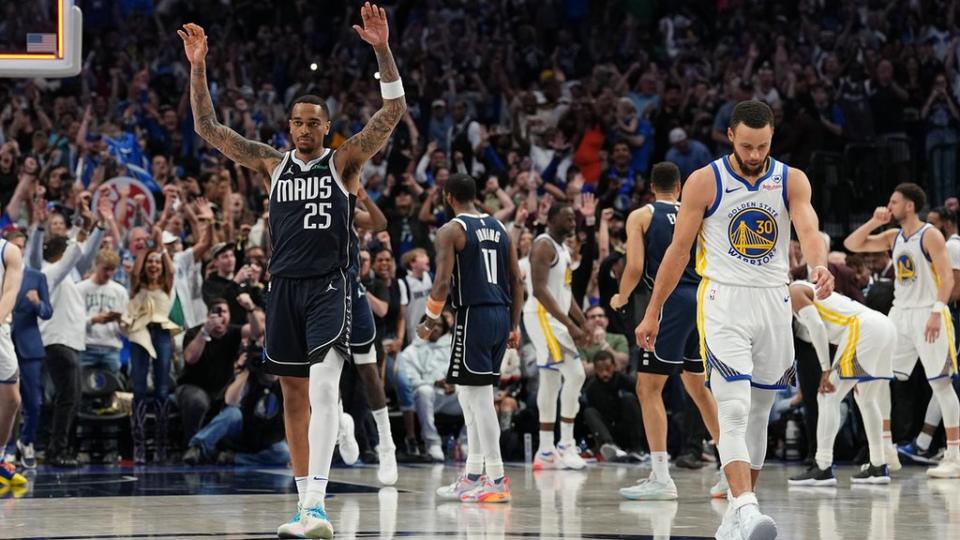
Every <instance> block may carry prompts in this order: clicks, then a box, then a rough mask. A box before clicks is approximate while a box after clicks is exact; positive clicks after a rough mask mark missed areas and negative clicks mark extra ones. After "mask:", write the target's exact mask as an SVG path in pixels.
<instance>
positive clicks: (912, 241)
mask: <svg viewBox="0 0 960 540" xmlns="http://www.w3.org/2000/svg"><path fill="white" fill-rule="evenodd" d="M931 229H933V225H930V224H929V223H924V224H923V226H922V227H920V229H918V230H917V231H916V232H915V233H913V234H912V235H910V238H907V237H906V236H904V235H903V229H901V230H900V232H898V233H897V237H896V238H895V239H894V241H893V267H894V269H895V270H896V275H897V280H896V281H895V282H894V286H893V305H894V307H898V308H928V307H932V306H933V304H934V303H935V302H936V301H937V290H938V289H939V288H940V276H938V275H937V272H936V270H934V268H933V263H931V262H930V256H929V254H928V253H927V252H926V251H925V250H924V249H923V244H922V242H923V235H924V234H926V233H927V231H928V230H931Z"/></svg>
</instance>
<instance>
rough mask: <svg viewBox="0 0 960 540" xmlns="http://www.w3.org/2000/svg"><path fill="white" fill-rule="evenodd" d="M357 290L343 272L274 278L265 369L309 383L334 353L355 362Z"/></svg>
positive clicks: (266, 341) (268, 314)
mask: <svg viewBox="0 0 960 540" xmlns="http://www.w3.org/2000/svg"><path fill="white" fill-rule="evenodd" d="M352 292H353V288H352V287H351V284H350V283H349V282H348V280H347V276H346V274H345V273H344V272H341V271H339V270H338V271H336V272H334V273H332V274H330V275H327V276H323V277H316V278H302V279H298V278H284V277H280V276H273V279H272V280H271V281H270V287H269V288H268V298H267V321H266V339H265V343H264V356H265V357H266V362H265V369H266V371H267V372H268V373H272V374H274V375H280V376H286V377H309V376H310V366H311V365H312V364H314V363H316V362H322V361H323V359H324V358H325V357H326V355H327V353H328V352H329V351H330V349H331V348H335V349H336V350H337V351H338V352H339V353H340V354H341V355H342V356H343V358H350V355H349V349H350V327H351V322H350V315H351V309H350V304H351V299H352V296H353V295H352V294H351V293H352Z"/></svg>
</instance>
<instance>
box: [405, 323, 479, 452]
mask: <svg viewBox="0 0 960 540" xmlns="http://www.w3.org/2000/svg"><path fill="white" fill-rule="evenodd" d="M451 318H452V316H451V315H449V314H448V313H444V316H443V323H442V324H441V325H440V326H437V327H435V328H434V329H433V332H432V333H431V334H430V338H429V339H428V340H422V339H420V338H416V339H415V340H414V341H413V343H411V344H410V346H408V347H407V348H406V349H404V350H403V351H402V352H401V353H400V356H399V357H398V359H397V360H398V362H399V363H400V366H401V369H402V370H403V371H404V372H406V374H407V376H408V377H409V378H410V384H411V385H412V386H413V388H414V392H415V393H414V401H415V403H416V408H417V417H418V418H419V419H420V434H421V435H422V436H423V441H424V443H426V447H427V453H428V454H429V455H430V458H431V459H432V460H434V461H443V447H442V446H441V445H440V442H441V441H440V434H439V433H437V426H436V424H435V423H434V414H436V413H441V414H450V415H461V414H463V412H462V411H461V409H460V402H459V401H458V400H457V394H456V387H454V385H452V384H448V383H447V381H446V377H447V369H448V368H449V367H450V346H451V343H452V339H453V338H452V336H451V335H450V326H451V324H452V321H451V320H450V319H451Z"/></svg>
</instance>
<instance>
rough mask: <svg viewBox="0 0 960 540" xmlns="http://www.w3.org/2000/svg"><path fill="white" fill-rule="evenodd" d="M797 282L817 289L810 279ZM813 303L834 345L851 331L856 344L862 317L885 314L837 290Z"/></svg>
mask: <svg viewBox="0 0 960 540" xmlns="http://www.w3.org/2000/svg"><path fill="white" fill-rule="evenodd" d="M795 283H800V284H802V285H806V286H808V287H810V289H811V290H813V291H816V289H815V288H814V285H813V283H810V282H809V281H797V282H795ZM814 294H816V293H814ZM813 305H814V306H815V307H816V308H817V313H819V314H820V319H821V320H823V325H824V326H825V327H826V328H827V341H829V342H830V343H831V344H833V345H839V344H840V341H841V340H842V339H843V337H844V334H846V333H847V331H849V332H850V335H851V337H853V338H855V339H851V340H850V341H852V342H853V344H854V346H855V345H856V344H857V342H858V340H859V333H860V318H861V317H862V316H864V315H867V314H871V315H872V314H876V315H878V316H881V317H882V316H883V314H881V313H879V312H876V311H873V310H872V309H870V308H868V307H867V306H865V305H863V304H861V303H860V302H857V301H856V300H852V299H850V298H847V297H846V296H844V295H842V294H839V293H836V292H834V293H830V296H828V297H826V298H825V299H823V300H820V299H816V300H814V301H813Z"/></svg>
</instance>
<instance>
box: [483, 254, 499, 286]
mask: <svg viewBox="0 0 960 540" xmlns="http://www.w3.org/2000/svg"><path fill="white" fill-rule="evenodd" d="M480 251H482V252H483V265H484V266H485V267H486V268H487V281H489V282H490V283H493V284H496V283H497V250H495V249H481V250H480Z"/></svg>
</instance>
